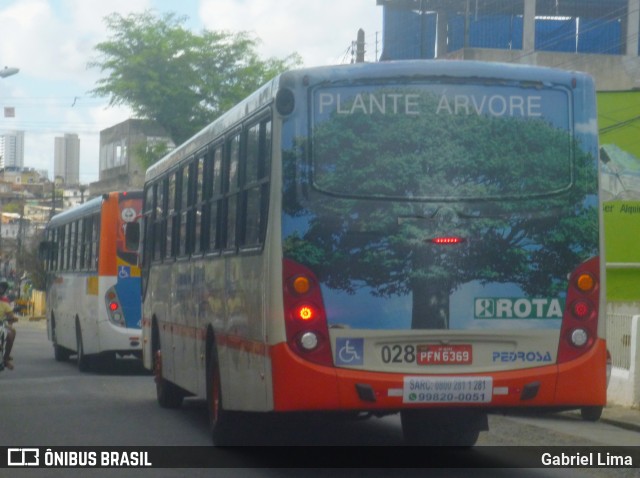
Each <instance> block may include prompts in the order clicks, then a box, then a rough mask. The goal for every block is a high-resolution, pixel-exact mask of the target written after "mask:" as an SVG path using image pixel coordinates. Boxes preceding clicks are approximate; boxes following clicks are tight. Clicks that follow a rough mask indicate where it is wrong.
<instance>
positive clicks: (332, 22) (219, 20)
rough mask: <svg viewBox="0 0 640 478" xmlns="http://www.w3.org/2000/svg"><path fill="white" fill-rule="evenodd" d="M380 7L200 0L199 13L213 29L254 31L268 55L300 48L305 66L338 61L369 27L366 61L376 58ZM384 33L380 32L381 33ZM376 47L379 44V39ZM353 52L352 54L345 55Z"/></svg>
mask: <svg viewBox="0 0 640 478" xmlns="http://www.w3.org/2000/svg"><path fill="white" fill-rule="evenodd" d="M381 18H382V8H381V7H377V6H376V4H375V2H374V1H373V0H348V1H341V2H330V1H324V2H303V1H300V0H244V1H238V0H202V1H201V3H200V19H201V21H202V22H203V24H204V25H205V27H206V28H208V29H209V30H228V31H251V32H253V33H254V34H256V35H257V36H258V37H259V38H260V39H261V40H262V44H261V47H260V49H259V51H260V53H261V54H262V55H264V56H275V57H279V58H282V57H285V56H287V55H290V54H291V53H293V52H298V53H300V55H302V57H303V59H304V63H305V66H316V65H327V64H336V63H340V62H341V60H342V59H343V58H344V56H345V54H346V53H347V52H348V50H349V48H350V46H351V42H352V41H354V40H355V39H356V36H357V32H358V29H359V28H362V29H364V31H365V41H366V43H367V57H366V59H367V60H368V61H374V59H375V51H376V32H380V31H381V30H382V20H381ZM378 36H379V37H380V39H381V35H380V34H379V35H378ZM378 48H381V43H380V45H379V47H378ZM347 57H348V58H350V56H349V55H347Z"/></svg>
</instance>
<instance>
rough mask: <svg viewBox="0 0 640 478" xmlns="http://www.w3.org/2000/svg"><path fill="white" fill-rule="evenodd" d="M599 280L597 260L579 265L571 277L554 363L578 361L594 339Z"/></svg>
mask: <svg viewBox="0 0 640 478" xmlns="http://www.w3.org/2000/svg"><path fill="white" fill-rule="evenodd" d="M599 276H600V260H599V258H597V257H594V258H593V259H590V260H588V261H587V262H585V263H583V264H581V265H580V266H579V267H578V268H577V269H576V270H575V271H574V272H573V274H571V278H570V279H569V288H568V291H567V305H566V307H565V311H564V316H563V318H562V327H561V329H560V345H559V346H558V363H563V362H568V361H570V360H573V359H575V358H577V357H579V356H580V355H582V354H583V353H585V352H586V351H588V350H589V349H590V348H591V347H592V346H593V344H594V343H595V341H596V339H597V337H598V307H599V304H600V300H599V294H600V282H599V280H598V279H599Z"/></svg>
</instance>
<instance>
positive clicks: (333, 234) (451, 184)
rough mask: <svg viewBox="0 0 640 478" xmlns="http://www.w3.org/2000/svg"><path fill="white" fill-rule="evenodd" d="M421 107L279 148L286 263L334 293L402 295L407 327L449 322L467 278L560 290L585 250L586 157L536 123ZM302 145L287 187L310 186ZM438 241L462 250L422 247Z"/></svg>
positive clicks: (594, 238)
mask: <svg viewBox="0 0 640 478" xmlns="http://www.w3.org/2000/svg"><path fill="white" fill-rule="evenodd" d="M392 93H393V92H391V93H390V94H392ZM400 93H401V92H400ZM422 101H423V104H422V106H421V108H420V111H421V112H422V113H423V114H421V115H420V116H408V115H389V114H387V115H383V114H379V115H376V114H342V115H340V114H334V115H333V116H332V117H330V118H328V119H326V120H324V121H321V122H318V124H316V126H315V128H314V130H313V133H312V137H313V143H312V144H311V145H309V144H308V143H307V142H306V141H305V140H300V141H298V144H297V145H296V149H297V150H296V151H289V152H288V154H287V155H286V156H285V161H286V166H285V175H286V176H285V199H284V201H283V207H284V208H285V213H286V214H287V215H288V216H289V217H290V218H292V219H290V220H289V223H290V224H296V225H297V227H296V229H295V230H293V231H292V232H290V233H288V235H287V236H286V237H285V238H284V249H285V255H286V256H287V257H289V258H291V259H293V260H296V261H298V262H301V263H303V264H306V265H309V266H310V267H312V268H313V270H314V271H315V272H316V274H317V275H318V279H319V280H320V281H321V282H322V283H323V284H324V285H326V286H327V287H329V288H331V289H334V290H340V291H344V292H347V293H351V294H354V293H356V292H357V291H358V289H362V288H363V287H366V288H367V290H370V291H371V294H373V295H376V296H381V297H392V296H407V295H409V294H411V297H412V301H413V302H412V327H413V328H448V327H449V311H450V304H449V300H450V297H451V294H452V293H453V292H454V291H455V290H456V289H458V288H459V287H461V286H462V285H463V284H468V283H471V282H473V281H478V282H480V283H482V284H488V283H511V284H517V285H518V286H519V287H521V289H522V290H523V291H524V292H525V293H526V294H527V295H528V296H529V297H558V296H559V295H562V293H563V292H564V291H565V290H566V280H567V272H568V271H571V270H573V269H574V268H575V267H576V266H577V265H578V264H580V263H581V262H583V261H585V260H586V259H588V258H589V257H591V256H592V255H595V254H597V244H598V229H597V207H596V203H595V201H593V200H592V199H593V197H591V198H590V195H594V194H595V191H596V188H597V177H596V172H595V171H596V169H595V167H594V166H593V163H594V161H595V160H594V158H593V157H591V156H590V155H589V154H588V153H587V152H585V151H584V150H582V149H581V148H580V147H579V145H577V144H575V145H572V139H571V136H570V135H569V134H568V133H567V132H566V131H562V130H560V129H557V128H555V127H553V126H552V125H550V124H549V123H547V122H546V121H543V120H524V119H519V118H510V117H506V118H493V117H486V116H480V115H442V114H440V115H438V114H436V113H434V112H435V111H436V110H437V99H434V98H430V97H428V96H425V97H424V98H423V99H422ZM360 104H363V103H360ZM350 107H351V106H350V105H348V104H347V105H344V106H343V111H349V110H350ZM310 146H311V147H310ZM308 151H311V155H312V165H313V178H311V179H312V180H313V186H314V187H313V188H311V187H309V186H310V185H308V184H307V185H305V184H303V185H302V187H300V186H299V185H296V180H294V177H295V178H298V179H297V181H300V180H302V181H303V182H304V181H307V180H308V179H307V178H308V175H306V174H305V173H306V170H305V168H306V167H307V166H305V164H306V163H304V162H303V161H300V162H298V164H300V166H298V168H299V169H298V170H297V171H296V169H295V168H296V167H295V166H293V164H294V163H295V162H296V158H301V157H305V156H306V154H308ZM572 151H573V153H572ZM572 155H573V158H574V159H573V164H574V166H573V167H572V166H571V161H570V158H571V157H572ZM301 178H302V179H301ZM568 184H570V185H571V187H570V188H568V189H567V185H568ZM318 189H319V190H321V191H323V193H325V194H318V193H314V190H318ZM300 191H307V192H306V193H302V194H301V193H300ZM326 193H328V195H327V194H326ZM304 196H306V197H304ZM464 198H467V200H464ZM302 225H304V226H302ZM285 229H286V226H285ZM448 235H458V236H460V237H463V238H466V239H467V242H466V243H465V244H462V245H457V246H450V247H448V246H434V244H432V243H430V242H429V238H433V237H438V236H448Z"/></svg>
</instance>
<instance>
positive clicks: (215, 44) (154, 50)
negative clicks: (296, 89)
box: [90, 11, 300, 144]
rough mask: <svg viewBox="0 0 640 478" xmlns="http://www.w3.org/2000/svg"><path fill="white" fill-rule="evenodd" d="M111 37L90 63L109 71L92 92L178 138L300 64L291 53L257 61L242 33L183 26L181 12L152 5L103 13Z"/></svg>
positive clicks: (181, 139) (252, 43)
mask: <svg viewBox="0 0 640 478" xmlns="http://www.w3.org/2000/svg"><path fill="white" fill-rule="evenodd" d="M105 20H106V24H107V27H108V29H109V31H110V37H109V39H108V40H106V41H104V42H101V43H99V44H98V45H96V46H95V50H96V51H97V52H98V54H99V57H98V59H96V60H94V61H92V62H91V63H90V66H92V67H96V68H99V69H100V71H101V72H102V73H106V76H105V77H103V78H101V79H100V80H98V82H97V86H96V87H95V88H94V89H93V90H92V93H93V94H94V95H96V96H103V97H109V103H110V105H112V106H113V105H126V106H129V107H131V108H132V109H133V111H134V112H135V114H136V115H138V116H139V117H140V118H145V119H151V120H155V121H156V122H158V123H159V124H160V125H161V126H163V127H164V128H165V130H166V131H167V132H168V134H169V136H170V137H171V139H172V140H173V141H174V143H175V144H180V143H182V142H184V141H185V140H186V139H188V138H189V137H190V136H192V135H193V134H195V133H196V132H197V131H199V130H200V129H201V128H203V127H204V126H205V125H207V124H208V123H210V122H211V121H213V120H214V119H215V118H217V117H218V116H220V115H221V114H222V113H224V112H225V111H226V110H228V109H229V108H230V107H231V106H232V105H234V104H235V103H237V102H238V101H240V100H241V99H242V98H244V97H245V96H247V95H248V94H249V93H251V92H252V91H254V90H255V89H256V88H257V87H259V86H260V85H261V84H263V83H264V82H266V81H267V80H269V79H270V78H272V77H273V76H275V75H276V74H278V73H280V72H282V71H284V70H286V69H288V68H291V67H294V66H297V65H298V64H300V59H299V56H298V55H297V54H292V55H290V56H288V57H286V58H284V59H276V58H269V59H267V60H262V59H260V58H259V57H258V55H257V53H256V51H255V49H256V46H257V44H258V40H257V39H255V38H254V37H252V36H251V35H250V34H249V33H247V32H238V33H229V32H222V31H209V30H204V31H202V33H201V34H195V33H193V32H191V31H189V30H188V29H186V28H185V27H184V22H185V20H186V18H185V17H179V16H176V15H175V14H174V13H167V14H164V15H163V16H162V17H157V16H156V15H154V14H153V13H152V12H150V11H145V12H143V13H138V14H129V15H127V16H122V15H120V14H118V13H113V14H111V15H109V16H108V17H106V19H105Z"/></svg>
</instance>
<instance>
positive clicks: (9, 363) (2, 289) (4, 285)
mask: <svg viewBox="0 0 640 478" xmlns="http://www.w3.org/2000/svg"><path fill="white" fill-rule="evenodd" d="M8 289H9V283H8V282H7V281H5V280H0V297H2V300H0V319H5V318H6V319H9V323H8V324H7V334H6V338H5V345H4V357H2V361H3V362H4V366H5V368H8V369H9V370H13V358H12V357H11V349H12V347H13V342H14V340H15V339H16V329H14V328H13V327H12V326H11V324H12V323H14V322H16V321H17V320H18V319H17V318H16V316H15V315H13V308H12V307H11V304H10V303H9V301H8V300H6V299H5V294H6V292H7V290H8Z"/></svg>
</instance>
